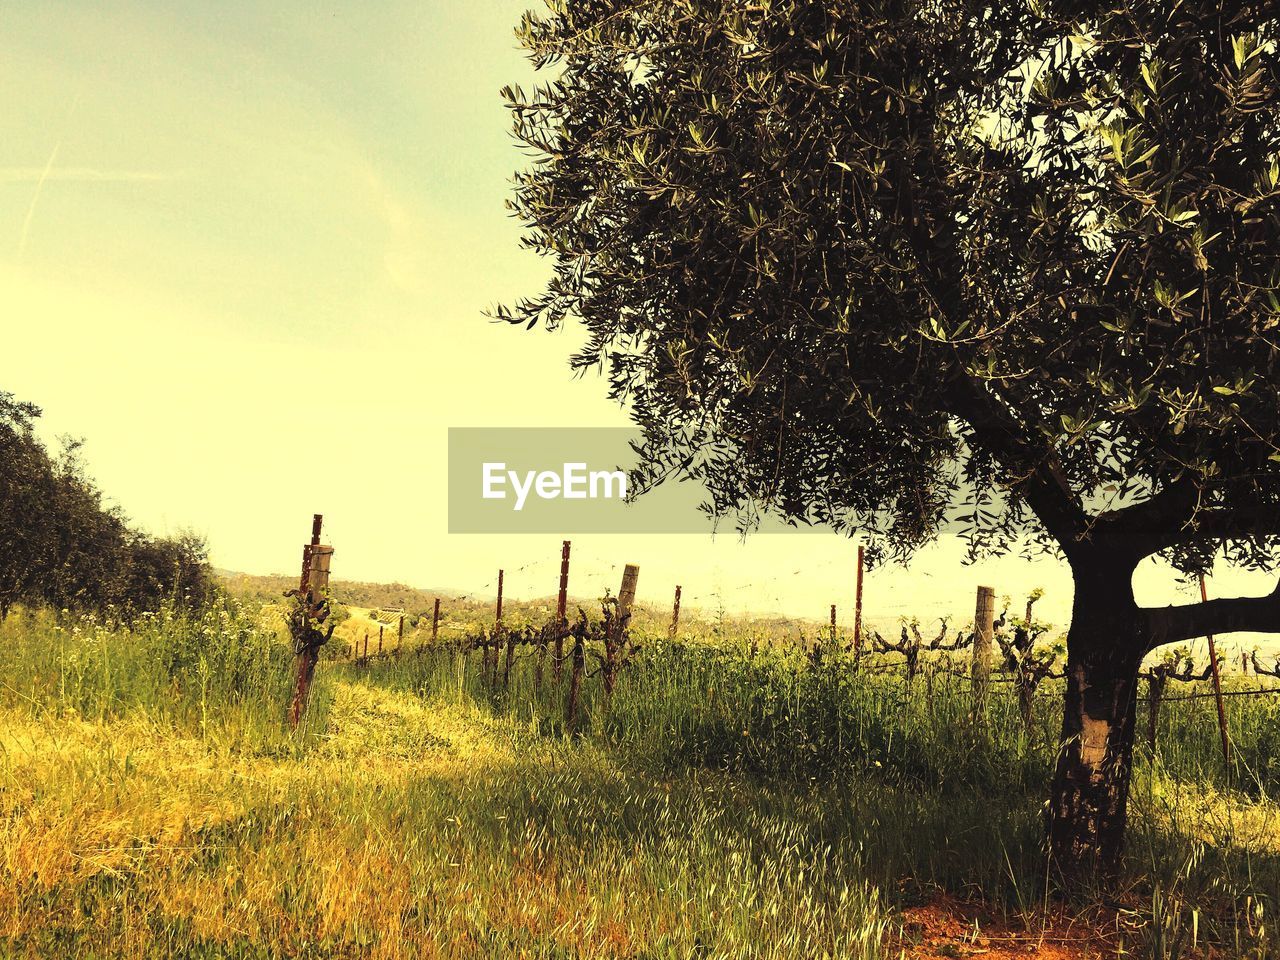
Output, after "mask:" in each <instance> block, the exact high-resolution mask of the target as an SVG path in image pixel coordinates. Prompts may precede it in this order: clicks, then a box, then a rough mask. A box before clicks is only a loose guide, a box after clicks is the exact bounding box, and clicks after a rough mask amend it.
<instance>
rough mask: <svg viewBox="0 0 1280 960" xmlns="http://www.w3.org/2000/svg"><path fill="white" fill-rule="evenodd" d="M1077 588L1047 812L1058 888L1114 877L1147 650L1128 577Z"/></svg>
mask: <svg viewBox="0 0 1280 960" xmlns="http://www.w3.org/2000/svg"><path fill="white" fill-rule="evenodd" d="M1119 584H1120V587H1121V590H1117V589H1116V586H1115V585H1114V581H1113V585H1111V587H1110V589H1106V590H1104V589H1092V590H1091V589H1082V588H1081V587H1080V585H1079V584H1077V590H1076V599H1075V604H1074V609H1073V611H1072V617H1071V628H1070V630H1069V632H1068V634H1067V688H1066V702H1065V709H1064V711H1063V718H1062V741H1061V747H1060V750H1059V754H1058V763H1057V769H1056V771H1055V773H1054V777H1053V785H1052V787H1051V790H1050V799H1049V807H1048V824H1047V832H1048V841H1049V851H1050V855H1051V858H1052V864H1051V870H1052V872H1053V873H1054V875H1055V879H1056V880H1057V881H1058V882H1059V883H1061V884H1062V885H1063V886H1065V887H1074V886H1078V885H1080V884H1081V883H1089V882H1091V881H1095V880H1100V879H1104V878H1106V877H1109V876H1111V875H1112V874H1114V872H1115V871H1116V869H1117V868H1118V867H1119V864H1120V856H1121V853H1122V852H1123V849H1124V832H1125V823H1126V814H1127V804H1128V798H1129V775H1130V771H1131V767H1132V760H1133V734H1134V716H1135V701H1136V699H1137V687H1138V667H1139V665H1140V664H1141V662H1142V657H1143V654H1144V653H1145V651H1146V648H1147V643H1146V638H1145V636H1143V635H1142V634H1141V632H1140V628H1139V626H1138V622H1137V616H1136V613H1137V610H1136V607H1135V606H1134V603H1133V600H1132V594H1131V592H1130V589H1129V582H1128V578H1127V577H1125V578H1123V579H1121V580H1120V581H1119Z"/></svg>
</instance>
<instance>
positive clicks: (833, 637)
mask: <svg viewBox="0 0 1280 960" xmlns="http://www.w3.org/2000/svg"><path fill="white" fill-rule="evenodd" d="M835 646H836V605H835V604H834V603H833V604H832V605H831V648H832V649H833V650H834V649H835Z"/></svg>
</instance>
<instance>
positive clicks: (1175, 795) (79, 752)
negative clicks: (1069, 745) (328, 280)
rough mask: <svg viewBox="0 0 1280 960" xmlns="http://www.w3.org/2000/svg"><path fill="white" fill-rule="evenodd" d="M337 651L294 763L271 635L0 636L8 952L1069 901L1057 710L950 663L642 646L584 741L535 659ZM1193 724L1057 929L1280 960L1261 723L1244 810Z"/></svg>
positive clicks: (1194, 704) (862, 948) (825, 948)
mask: <svg viewBox="0 0 1280 960" xmlns="http://www.w3.org/2000/svg"><path fill="white" fill-rule="evenodd" d="M342 652H343V651H342V650H341V649H340V648H338V647H337V645H335V649H334V650H332V651H329V658H328V659H326V660H325V661H324V662H323V663H322V664H321V666H320V669H319V672H318V680H317V683H316V685H315V687H314V688H313V701H312V707H311V710H310V712H309V714H308V727H307V729H305V730H304V731H302V732H301V734H298V735H293V734H290V733H288V732H287V731H286V729H285V727H284V724H283V715H284V708H285V704H286V703H287V699H288V695H289V692H290V667H291V662H292V657H291V654H290V650H289V647H288V644H287V641H286V639H285V637H284V636H283V635H282V633H281V630H280V624H279V621H278V618H276V617H275V615H274V614H272V613H271V612H270V611H269V610H268V611H267V612H266V613H259V612H257V611H254V610H249V609H245V608H243V607H240V606H238V605H236V604H233V603H223V604H220V605H219V606H217V607H216V608H214V609H210V610H207V611H204V612H202V613H195V614H193V613H183V612H180V611H177V610H165V611H162V612H160V613H158V614H156V615H154V616H151V617H147V618H143V619H141V620H139V621H137V622H135V623H134V624H133V625H131V626H128V627H125V626H109V625H106V624H102V623H98V622H94V621H91V620H71V619H68V618H59V617H56V616H54V615H52V614H50V613H22V614H19V615H16V616H14V617H11V618H10V619H9V621H8V622H7V623H5V624H3V625H0V748H2V749H0V783H3V784H4V785H5V786H4V788H3V789H0V956H3V955H5V954H6V951H7V952H8V953H10V954H14V955H52V954H67V955H71V954H75V955H81V956H92V955H99V956H127V957H153V956H170V955H175V954H177V955H183V956H218V957H222V956H245V957H249V956H253V957H258V956H270V957H275V956H312V957H328V956H370V957H373V956H378V957H418V956H427V957H430V956H443V957H455V956H456V957H470V956H486V957H488V956H497V957H502V956H512V957H516V956H532V957H568V956H584V957H598V956H627V957H691V956H698V957H716V958H722V957H723V958H730V957H734V958H736V957H743V958H746V957H779V958H781V957H792V956H822V955H824V954H825V955H827V956H831V957H854V958H874V957H885V956H896V955H897V952H898V951H899V950H900V949H901V948H902V945H903V943H904V942H905V941H904V939H903V934H902V931H901V930H900V929H899V927H898V924H897V921H896V920H895V916H896V915H897V911H898V910H899V909H901V908H903V907H905V906H908V905H910V904H914V903H919V902H923V901H927V900H928V899H929V898H930V897H931V896H933V895H934V894H935V893H936V892H938V891H945V892H948V893H950V894H953V895H956V896H960V897H962V898H969V897H973V898H979V897H980V898H982V899H983V900H984V902H986V903H987V904H988V905H989V906H991V907H993V908H994V909H995V910H996V911H997V912H1000V913H1003V914H1004V918H1005V919H1006V920H1007V921H1008V922H1011V923H1014V924H1027V925H1030V926H1032V927H1033V928H1034V927H1035V925H1036V924H1038V923H1041V922H1043V921H1044V919H1045V918H1046V916H1048V915H1049V914H1050V913H1052V912H1053V911H1054V910H1055V909H1056V908H1055V907H1052V905H1051V904H1050V902H1049V900H1048V898H1047V896H1046V888H1045V882H1044V880H1045V873H1044V870H1043V863H1042V858H1041V853H1040V833H1041V829H1040V817H1041V802H1042V799H1043V792H1044V788H1045V784H1046V781H1047V778H1048V775H1049V771H1050V769H1051V766H1052V762H1053V758H1054V749H1055V735H1056V730H1057V726H1058V722H1059V715H1058V710H1059V706H1058V699H1059V696H1060V691H1059V690H1057V689H1054V688H1053V687H1052V686H1046V688H1045V689H1044V690H1043V691H1042V693H1041V695H1040V697H1039V698H1038V700H1037V703H1036V708H1035V712H1034V717H1033V723H1032V725H1031V728H1030V729H1025V728H1024V727H1023V725H1022V723H1021V720H1020V717H1019V715H1018V711H1017V709H1016V705H1015V703H1014V702H1013V697H1012V695H1011V694H1008V692H1007V688H1004V687H1002V685H1001V684H999V683H997V684H996V685H995V690H996V691H1000V690H1002V689H1005V690H1006V692H1005V693H1000V692H996V693H995V694H993V696H992V697H991V699H990V702H989V705H988V709H987V711H986V713H985V715H984V716H982V717H975V716H974V715H973V714H972V704H971V698H970V692H969V685H968V683H967V681H966V680H964V679H963V677H962V676H959V675H957V672H956V671H959V670H960V667H961V664H960V663H959V662H956V663H951V662H949V661H947V660H946V659H939V660H937V661H933V662H930V663H929V664H927V665H926V668H925V670H924V671H923V672H922V673H921V674H920V675H919V676H917V677H916V678H915V679H914V681H913V682H911V683H907V682H906V680H905V679H904V678H903V677H902V675H901V674H900V673H899V672H897V671H896V670H890V669H884V668H885V667H886V666H887V664H885V663H884V662H883V661H876V660H875V659H874V658H872V659H867V660H864V661H863V662H862V663H861V664H859V665H858V669H856V670H855V669H854V664H853V663H852V662H851V660H850V659H849V658H848V657H845V656H843V655H837V656H827V657H825V658H823V659H822V660H821V661H820V662H816V663H815V661H814V660H813V659H812V658H810V657H807V656H804V655H802V654H801V653H799V652H798V651H795V650H781V649H775V648H771V647H768V646H765V647H761V648H759V649H755V648H752V647H748V646H746V645H745V644H734V643H724V642H723V641H721V642H717V643H704V642H699V641H696V640H691V641H689V642H682V643H672V642H669V641H667V640H665V638H664V639H652V640H647V641H645V642H643V643H642V648H641V650H640V652H639V653H638V654H636V655H635V656H633V657H632V659H631V661H630V662H629V663H628V664H627V666H626V669H625V670H624V671H623V673H622V675H621V677H620V680H619V684H618V686H617V688H616V690H615V691H614V694H613V696H612V698H611V700H610V701H609V702H608V703H607V704H606V703H605V702H604V699H603V697H602V694H601V691H600V684H599V680H598V678H590V679H589V680H588V682H587V683H586V685H585V687H584V700H583V704H582V707H583V714H582V721H581V723H580V725H579V726H578V728H577V729H576V731H574V733H573V734H572V735H570V733H569V731H567V730H566V729H565V726H564V712H563V710H564V703H563V698H564V693H565V689H566V687H567V678H566V680H565V681H564V682H563V683H562V684H559V685H558V684H556V683H555V682H554V681H553V679H552V677H553V672H552V670H551V665H550V663H548V664H547V665H546V670H545V674H544V682H543V683H542V685H541V686H538V685H536V684H535V681H534V676H535V674H534V669H533V659H532V658H533V656H534V655H535V654H534V651H532V650H521V652H520V654H519V655H518V657H517V660H516V667H515V669H514V671H513V673H512V676H511V682H510V684H509V686H505V687H504V686H503V685H502V684H501V680H499V683H498V685H497V686H496V687H494V686H491V685H490V683H489V682H486V680H485V679H484V678H483V676H482V674H481V662H480V661H481V657H480V654H479V652H476V651H473V652H467V651H465V650H463V649H460V648H458V647H457V646H453V645H441V646H440V647H438V648H434V649H427V650H425V651H423V652H422V653H421V654H420V655H417V654H408V653H407V654H406V655H405V656H403V657H402V658H400V659H398V660H396V659H391V658H387V659H385V660H382V661H375V662H374V663H372V664H369V665H367V666H360V665H357V664H353V663H350V662H347V661H345V660H343V659H341V654H342ZM592 662H594V660H593V661H592ZM1206 707H1207V708H1208V709H1206ZM1139 709H1140V711H1141V710H1142V709H1143V708H1142V707H1141V706H1140V708H1139ZM1213 722H1214V721H1213V716H1212V702H1211V701H1203V700H1195V701H1188V702H1176V703H1169V704H1167V705H1166V709H1165V711H1164V714H1163V720H1162V724H1161V728H1160V734H1159V739H1158V749H1157V751H1156V753H1155V754H1154V755H1150V754H1149V753H1148V752H1147V751H1146V749H1145V747H1144V748H1142V749H1140V750H1139V755H1138V761H1137V769H1136V773H1135V784H1134V790H1133V802H1132V810H1133V813H1132V827H1131V837H1132V839H1131V843H1130V854H1129V863H1128V868H1127V870H1128V872H1127V880H1126V884H1125V886H1124V887H1123V888H1121V889H1119V890H1110V891H1098V892H1097V895H1096V897H1095V898H1094V900H1093V901H1092V902H1084V903H1081V904H1077V906H1076V909H1078V910H1081V911H1084V912H1085V915H1086V917H1087V918H1088V919H1089V920H1090V922H1092V923H1094V924H1095V925H1097V924H1102V925H1104V926H1107V927H1108V929H1109V930H1110V931H1111V934H1112V935H1113V937H1114V938H1116V940H1117V941H1119V942H1121V943H1123V945H1124V946H1125V948H1126V949H1128V950H1129V951H1130V952H1131V953H1132V954H1134V955H1145V956H1153V957H1160V958H1172V957H1177V956H1195V955H1199V954H1197V951H1200V953H1203V950H1204V948H1205V944H1206V943H1209V942H1212V943H1215V944H1217V945H1218V948H1219V949H1220V950H1225V951H1226V952H1227V953H1228V955H1231V956H1240V957H1247V956H1253V957H1263V956H1269V955H1271V951H1272V950H1274V943H1275V940H1274V934H1273V933H1272V932H1271V919H1270V917H1271V913H1272V911H1273V910H1274V908H1275V905H1276V902H1277V896H1280V865H1278V861H1277V850H1278V847H1280V844H1278V843H1277V841H1276V839H1275V838H1276V828H1277V827H1278V826H1280V817H1278V816H1277V813H1278V810H1280V808H1278V807H1277V804H1276V802H1275V797H1276V784H1275V781H1274V777H1275V770H1274V767H1273V766H1272V763H1273V761H1272V759H1271V753H1270V746H1269V745H1270V744H1271V743H1274V742H1275V740H1274V738H1275V737H1276V735H1277V731H1278V730H1280V717H1278V715H1277V712H1276V710H1275V709H1274V707H1273V706H1272V704H1271V702H1270V701H1269V700H1268V699H1267V698H1239V699H1237V700H1234V701H1232V703H1231V722H1232V725H1233V726H1232V733H1233V738H1234V740H1235V742H1236V745H1237V757H1238V760H1237V764H1238V766H1237V769H1236V770H1235V771H1234V773H1233V779H1232V780H1231V786H1228V782H1227V779H1226V776H1225V774H1224V773H1223V771H1222V769H1221V758H1220V757H1217V756H1216V750H1217V739H1216V737H1217V734H1216V728H1215V727H1214V725H1213ZM1140 726H1141V724H1140Z"/></svg>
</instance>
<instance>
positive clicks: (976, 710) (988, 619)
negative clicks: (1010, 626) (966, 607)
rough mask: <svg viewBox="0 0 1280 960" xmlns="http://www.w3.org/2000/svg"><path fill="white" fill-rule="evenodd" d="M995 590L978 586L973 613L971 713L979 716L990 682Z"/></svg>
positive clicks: (985, 702) (985, 703)
mask: <svg viewBox="0 0 1280 960" xmlns="http://www.w3.org/2000/svg"><path fill="white" fill-rule="evenodd" d="M995 618H996V591H995V588H994V587H979V588H978V602H977V607H976V609H975V610H974V614H973V671H972V676H973V714H974V717H975V718H980V717H981V716H982V715H983V713H984V712H985V711H986V709H987V688H988V687H989V686H990V683H991V641H992V637H993V635H994V634H995Z"/></svg>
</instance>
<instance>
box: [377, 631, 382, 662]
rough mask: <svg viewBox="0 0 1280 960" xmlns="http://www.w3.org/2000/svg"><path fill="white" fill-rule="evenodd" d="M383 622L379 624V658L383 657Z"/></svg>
mask: <svg viewBox="0 0 1280 960" xmlns="http://www.w3.org/2000/svg"><path fill="white" fill-rule="evenodd" d="M382 630H383V627H382V624H378V659H379V660H381V659H382Z"/></svg>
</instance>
